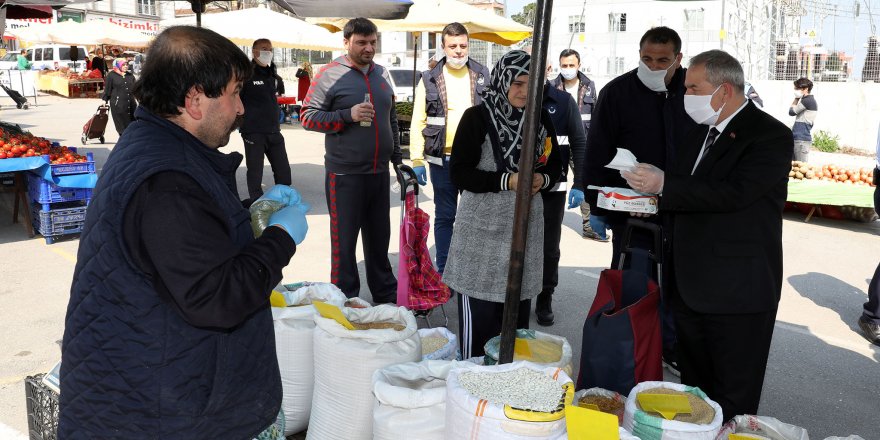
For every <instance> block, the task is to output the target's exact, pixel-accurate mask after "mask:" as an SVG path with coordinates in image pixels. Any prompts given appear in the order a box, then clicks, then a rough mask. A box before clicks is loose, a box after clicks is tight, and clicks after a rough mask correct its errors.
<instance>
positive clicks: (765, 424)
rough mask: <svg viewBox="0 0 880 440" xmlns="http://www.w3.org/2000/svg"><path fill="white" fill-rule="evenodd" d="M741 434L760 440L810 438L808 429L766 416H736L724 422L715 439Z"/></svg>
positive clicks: (722, 439) (723, 439)
mask: <svg viewBox="0 0 880 440" xmlns="http://www.w3.org/2000/svg"><path fill="white" fill-rule="evenodd" d="M730 434H740V435H743V436H745V437H747V438H755V439H758V440H810V436H809V435H807V430H806V429H804V428H800V427H797V426H794V425H789V424H787V423H783V422H780V421H779V420H777V419H774V418H773V417H766V416H749V415H746V416H736V417H734V418H733V420H731V421H729V422H727V423H725V424H724V426H723V427H722V428H721V432H720V433H718V436H717V437H716V438H715V440H727V438H728V437H729V436H730Z"/></svg>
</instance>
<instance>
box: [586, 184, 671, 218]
mask: <svg viewBox="0 0 880 440" xmlns="http://www.w3.org/2000/svg"><path fill="white" fill-rule="evenodd" d="M591 189H596V190H598V191H599V196H598V197H597V199H596V204H597V205H598V206H599V207H600V208H604V209H608V210H610V211H625V212H638V213H642V214H656V213H657V204H658V199H657V196H656V195H654V194H643V193H640V192H637V191H633V190H631V189H628V188H612V187H607V186H605V187H601V188H595V187H594V188H591Z"/></svg>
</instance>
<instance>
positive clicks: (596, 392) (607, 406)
mask: <svg viewBox="0 0 880 440" xmlns="http://www.w3.org/2000/svg"><path fill="white" fill-rule="evenodd" d="M574 405H578V406H582V407H586V405H596V406H597V407H598V408H599V411H602V412H604V413H608V414H614V415H615V416H617V424H618V425H621V424H623V410H624V408H625V407H626V396H624V395H622V394H620V393H618V392H616V391H611V390H606V389H604V388H589V389H586V390H580V391H578V392H576V393H574Z"/></svg>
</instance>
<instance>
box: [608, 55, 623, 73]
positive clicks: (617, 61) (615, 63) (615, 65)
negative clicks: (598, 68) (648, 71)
mask: <svg viewBox="0 0 880 440" xmlns="http://www.w3.org/2000/svg"><path fill="white" fill-rule="evenodd" d="M605 71H606V72H607V73H608V75H620V74H621V73H623V57H608V58H606V64H605Z"/></svg>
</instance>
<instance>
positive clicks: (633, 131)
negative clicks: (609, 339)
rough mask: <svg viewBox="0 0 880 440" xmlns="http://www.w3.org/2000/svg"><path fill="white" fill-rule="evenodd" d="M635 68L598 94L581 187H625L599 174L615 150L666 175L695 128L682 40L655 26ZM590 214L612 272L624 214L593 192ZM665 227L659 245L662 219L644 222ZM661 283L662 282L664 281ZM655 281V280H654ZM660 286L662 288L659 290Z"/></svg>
mask: <svg viewBox="0 0 880 440" xmlns="http://www.w3.org/2000/svg"><path fill="white" fill-rule="evenodd" d="M639 56H640V59H639V67H638V68H637V69H635V70H632V71H630V72H627V73H624V74H623V75H621V76H619V77H617V78H615V79H613V80H612V81H611V82H609V83H608V84H607V85H606V86H605V87H604V88H603V89H602V92H601V93H599V99H598V101H597V102H596V107H595V108H594V109H593V116H592V121H591V122H592V123H591V125H590V131H589V133H587V160H586V161H585V165H584V166H585V172H584V185H585V186H587V185H595V186H611V187H618V188H620V187H623V188H625V187H626V182H625V181H624V180H623V178H622V177H620V173H619V172H618V171H617V170H612V169H608V168H604V167H605V165H607V164H608V162H610V161H611V159H612V158H613V157H614V155H615V154H616V152H617V149H618V148H625V149H628V150H630V151H631V152H632V153H633V154H634V155H635V157H636V159H637V160H638V161H639V162H640V163H647V164H651V165H655V166H657V167H658V168H660V169H665V168H666V165H667V164H668V163H671V162H672V161H674V160H675V156H676V152H675V147H676V145H679V144H680V142H681V140H682V139H683V138H684V136H686V135H687V134H688V133H689V132H690V131H691V130H693V129H694V128H695V127H696V123H694V121H693V120H691V118H689V117H688V116H687V114H686V113H685V111H684V101H683V98H684V92H685V89H684V78H685V72H686V70H685V69H684V68H682V67H681V57H682V53H681V38H680V37H679V36H678V33H676V32H675V31H674V30H672V29H670V28H668V27H664V26H660V27H656V28H652V29H650V30H648V31H647V32H645V34H644V35H643V36H642V39H641V41H640V42H639ZM587 201H588V202H589V203H590V206H593V207H594V208H595V209H594V210H593V211H594V212H593V214H596V215H604V216H606V219H607V221H608V224H609V226H610V227H611V231H612V238H611V244H612V256H611V267H613V268H617V265H618V261H619V259H620V252H621V247H622V246H621V245H622V241H623V237H624V231H625V230H626V225H627V220H628V219H629V217H630V216H629V214H627V213H624V212H620V211H607V210H604V209H600V208H598V207H596V191H587ZM647 220H648V221H652V222H655V223H657V224H660V225H663V226H664V234H665V237H664V241H665V242H668V241H669V240H670V235H669V234H670V233H671V231H670V229H671V228H670V227H669V225H668V224H665V223H667V222H668V220H666V219H664V216H663V214H660V215H656V216H652V217H650V218H648V219H647ZM631 244H632V245H633V247H636V248H641V249H649V250H653V247H654V241H653V237H651V236H650V234H649V233H648V232H646V231H644V230H636V231H634V232H633V235H632V243H631ZM663 278H664V279H665V278H666V277H663ZM655 279H657V278H655ZM663 287H665V286H661V288H663ZM666 306H668V304H667V303H666V302H664V313H663V357H664V359H665V362H666V364H667V366H668V367H670V369H671V370H673V372H676V373H677V370H676V369H675V360H674V356H675V350H674V346H675V329H674V328H673V327H672V325H673V320H672V315H671V311H670V310H669V308H668V307H666Z"/></svg>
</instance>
